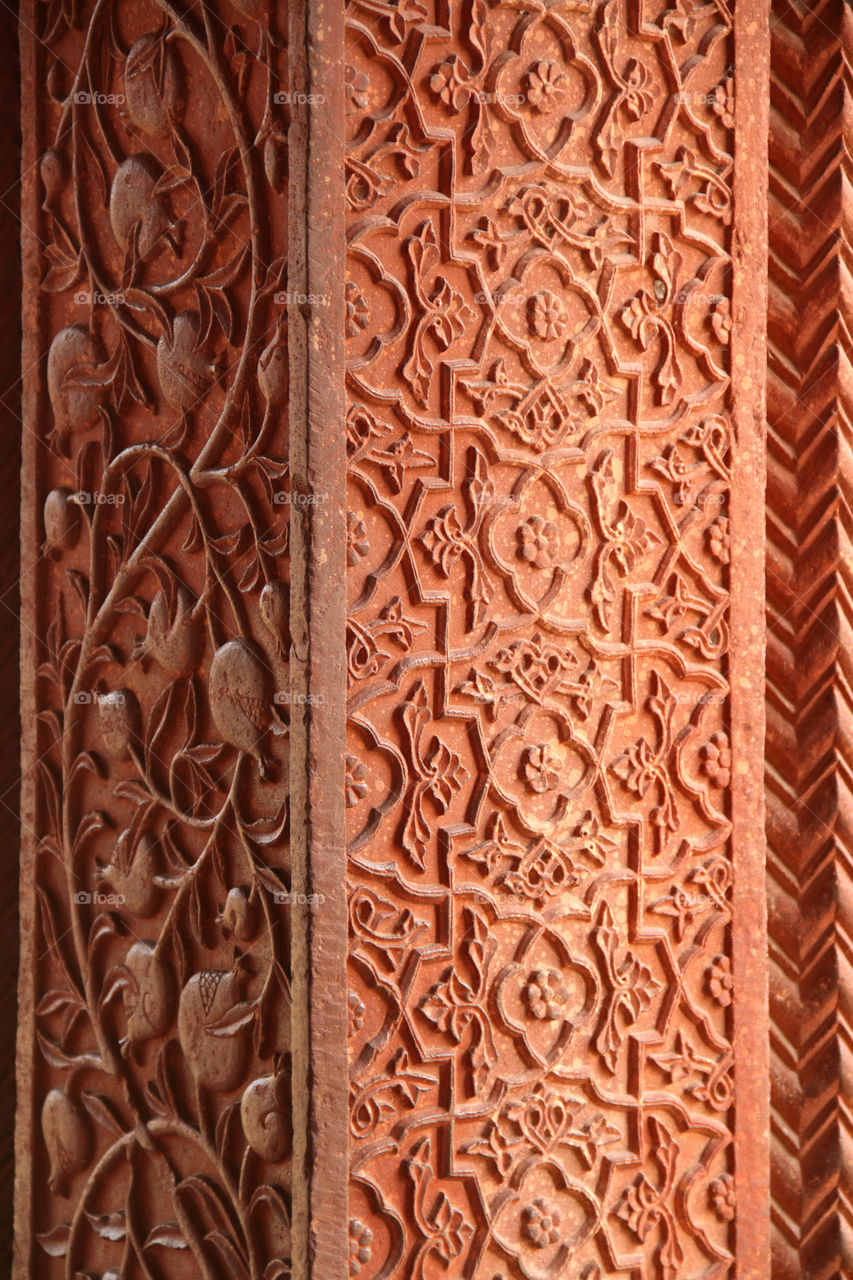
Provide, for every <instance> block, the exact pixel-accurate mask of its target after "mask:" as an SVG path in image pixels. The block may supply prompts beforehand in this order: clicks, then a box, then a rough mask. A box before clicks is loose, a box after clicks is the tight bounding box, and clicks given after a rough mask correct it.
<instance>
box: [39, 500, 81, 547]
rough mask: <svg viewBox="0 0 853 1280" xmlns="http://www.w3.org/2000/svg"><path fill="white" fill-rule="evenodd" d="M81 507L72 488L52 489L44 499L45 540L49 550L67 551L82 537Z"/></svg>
mask: <svg viewBox="0 0 853 1280" xmlns="http://www.w3.org/2000/svg"><path fill="white" fill-rule="evenodd" d="M80 524H81V521H80V508H79V506H78V505H77V503H76V502H75V501H74V499H73V495H72V493H71V490H70V489H51V491H50V493H49V494H48V495H47V497H46V498H45V500H44V541H45V549H46V550H47V551H52V552H55V551H66V550H67V549H68V548H69V547H73V546H75V545H76V543H77V540H78V538H79V537H80Z"/></svg>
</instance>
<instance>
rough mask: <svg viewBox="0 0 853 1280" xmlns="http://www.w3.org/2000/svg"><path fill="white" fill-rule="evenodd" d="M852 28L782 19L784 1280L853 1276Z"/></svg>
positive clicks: (778, 595)
mask: <svg viewBox="0 0 853 1280" xmlns="http://www.w3.org/2000/svg"><path fill="white" fill-rule="evenodd" d="M851 30H853V28H851V24H850V9H849V6H848V5H845V4H843V3H835V2H834V0H830V2H829V3H825V4H814V5H796V4H787V3H776V4H774V14H773V23H772V43H771V72H772V105H771V117H770V200H769V243H770V256H769V263H770V282H769V308H768V337H769V357H768V429H769V436H768V451H767V461H768V482H767V641H768V649H767V773H766V791H767V834H768V849H767V867H768V892H769V928H770V960H771V967H770V991H771V1006H770V1007H771V1019H772V1027H771V1071H772V1098H773V1109H772V1116H773V1120H772V1160H773V1169H772V1208H771V1213H772V1239H773V1276H774V1278H775V1280H794V1278H795V1277H797V1278H799V1277H805V1278H807V1280H818V1278H819V1280H824V1278H825V1280H830V1277H837V1276H839V1275H842V1276H844V1277H847V1276H850V1275H853V1204H851V1169H853V1125H851V1114H850V1099H851V1093H852V1092H853V1075H851V1055H853V1039H851V1000H853V950H851V942H850V936H851V935H850V929H851V918H850V910H851V887H852V886H851V875H853V865H851V860H850V851H851V847H853V845H851V841H853V814H851V803H850V793H851V780H852V779H851V764H853V721H851V708H853V687H851V671H850V653H851V652H853V632H851V621H852V620H853V619H851V600H850V582H851V579H850V565H851V532H853V526H851V511H850V505H851V496H852V495H853V467H851V452H850V449H851V424H850V404H851V399H850V395H851V369H850V353H851V344H850V324H851V316H853V310H851V308H852V307H853V301H851V294H850V258H849V230H850V222H851V217H853V206H851V200H853V195H851V176H853V174H851V166H850V140H851V136H853V135H851V127H853V115H851V109H852V108H853V99H851V89H853V83H851V74H850V66H849V50H850V43H851ZM845 46H846V49H847V53H846V55H845V52H844V49H845Z"/></svg>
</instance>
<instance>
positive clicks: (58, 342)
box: [47, 324, 103, 434]
mask: <svg viewBox="0 0 853 1280" xmlns="http://www.w3.org/2000/svg"><path fill="white" fill-rule="evenodd" d="M101 364H103V351H102V348H101V346H100V344H99V342H98V341H97V339H96V338H95V337H94V336H93V335H92V334H91V333H90V332H89V330H88V329H84V327H83V326H82V325H79V324H73V325H70V326H69V327H68V328H67V329H60V331H59V333H58V334H57V335H56V337H55V338H54V339H53V342H52V343H51V344H50V351H49V352H48V356H47V393H48V395H49V397H50V405H51V408H52V409H53V416H54V419H55V422H56V429H57V430H58V431H59V432H60V433H61V434H66V433H67V432H69V431H88V430H89V428H90V427H94V426H95V425H96V423H97V422H98V405H99V403H100V400H101V395H102V388H101V386H100V385H97V381H96V378H97V369H98V367H99V366H100V365H101ZM93 378H95V381H93Z"/></svg>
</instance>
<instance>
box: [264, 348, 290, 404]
mask: <svg viewBox="0 0 853 1280" xmlns="http://www.w3.org/2000/svg"><path fill="white" fill-rule="evenodd" d="M258 386H259V387H260V389H261V395H262V396H263V397H264V399H265V400H266V401H267V402H268V404H271V405H272V406H273V408H275V409H278V408H281V406H282V405H285V404H287V388H288V371H287V350H286V348H285V346H284V343H283V342H282V340H281V335H280V334H279V333H276V334H275V336H274V337H273V338H272V340H271V341H270V342H269V343H267V345H266V347H264V349H263V351H262V352H261V358H260V360H259V361H258Z"/></svg>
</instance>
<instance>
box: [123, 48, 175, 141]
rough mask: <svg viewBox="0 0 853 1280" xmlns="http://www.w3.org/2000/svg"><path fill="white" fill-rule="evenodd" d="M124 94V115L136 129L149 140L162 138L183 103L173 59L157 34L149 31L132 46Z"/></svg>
mask: <svg viewBox="0 0 853 1280" xmlns="http://www.w3.org/2000/svg"><path fill="white" fill-rule="evenodd" d="M124 91H125V99H126V102H125V106H126V107H127V114H128V115H129V116H130V118H131V120H132V121H133V123H134V124H135V125H136V127H137V129H140V130H141V131H142V132H143V133H146V134H148V136H149V137H152V138H163V137H165V136H166V135H167V134H168V133H169V131H170V128H171V122H172V121H173V120H175V119H177V118H178V116H179V115H180V113H181V108H182V106H183V103H182V101H181V89H180V80H179V77H178V72H177V68H176V64H175V57H174V54H173V53H172V51H171V49H170V48H169V46H168V45H167V44H166V43H165V41H164V40H163V38H162V36H161V35H158V34H157V33H156V32H149V33H148V34H147V35H144V36H140V37H139V39H138V40H137V41H136V43H135V44H134V45H133V46H132V48H131V50H130V53H129V54H128V55H127V62H126V63H125V68H124Z"/></svg>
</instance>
